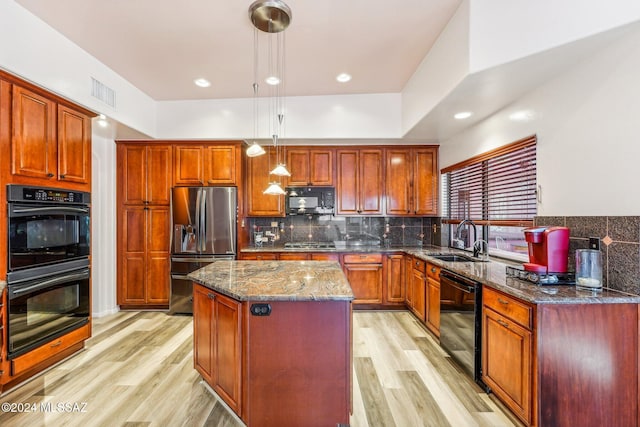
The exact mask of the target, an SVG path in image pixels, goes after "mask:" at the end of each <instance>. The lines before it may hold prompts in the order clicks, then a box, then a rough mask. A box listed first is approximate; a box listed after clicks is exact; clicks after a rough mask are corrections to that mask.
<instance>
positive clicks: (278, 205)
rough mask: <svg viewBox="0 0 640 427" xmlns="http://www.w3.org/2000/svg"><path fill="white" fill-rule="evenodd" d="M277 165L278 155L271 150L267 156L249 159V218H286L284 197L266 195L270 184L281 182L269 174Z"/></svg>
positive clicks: (247, 180) (268, 150)
mask: <svg viewBox="0 0 640 427" xmlns="http://www.w3.org/2000/svg"><path fill="white" fill-rule="evenodd" d="M276 163H277V158H276V153H275V152H272V150H270V149H267V154H265V155H262V156H258V157H247V177H246V182H247V192H246V195H247V216H271V217H275V216H284V196H274V195H270V194H264V190H266V189H267V187H268V186H269V183H270V182H272V181H276V182H278V180H279V177H276V176H275V175H270V173H269V172H271V170H272V169H273V168H274V167H275V166H276Z"/></svg>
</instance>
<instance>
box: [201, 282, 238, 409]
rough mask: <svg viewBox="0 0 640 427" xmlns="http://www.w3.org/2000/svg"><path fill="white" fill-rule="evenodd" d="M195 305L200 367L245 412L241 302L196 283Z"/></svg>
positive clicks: (217, 389) (229, 401)
mask: <svg viewBox="0 0 640 427" xmlns="http://www.w3.org/2000/svg"><path fill="white" fill-rule="evenodd" d="M193 305H194V311H193V312H194V317H193V323H194V362H195V367H196V370H197V371H198V372H199V373H200V375H202V377H203V378H204V379H205V380H206V381H207V382H208V383H209V384H210V385H211V387H212V388H213V389H214V390H215V392H216V393H217V394H218V395H219V396H220V397H221V398H222V399H223V400H224V401H225V402H226V403H227V404H228V405H229V407H230V408H231V409H232V410H233V411H234V412H236V413H241V411H242V408H241V404H242V399H241V393H242V365H241V363H242V316H241V304H240V302H238V301H236V300H234V299H231V298H229V297H226V296H224V295H222V294H219V293H217V292H214V291H212V290H209V289H207V288H205V287H203V286H199V285H195V286H194V289H193Z"/></svg>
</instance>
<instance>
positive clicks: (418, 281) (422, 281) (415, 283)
mask: <svg viewBox="0 0 640 427" xmlns="http://www.w3.org/2000/svg"><path fill="white" fill-rule="evenodd" d="M426 281H427V280H426V277H425V275H424V273H423V272H421V271H418V270H416V269H413V275H412V278H411V292H412V295H411V300H412V302H413V312H414V314H415V315H416V316H417V317H418V318H419V319H420V320H422V321H423V322H424V321H425V320H426V305H425V304H426V292H427V289H426V287H427V285H426Z"/></svg>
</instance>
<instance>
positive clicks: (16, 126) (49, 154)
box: [11, 85, 58, 179]
mask: <svg viewBox="0 0 640 427" xmlns="http://www.w3.org/2000/svg"><path fill="white" fill-rule="evenodd" d="M12 113H13V126H12V128H13V132H12V137H11V173H13V174H14V175H23V176H29V177H34V178H41V179H52V178H55V177H56V176H57V174H58V171H57V166H58V165H57V158H58V146H57V141H56V131H55V130H56V104H55V102H53V101H50V100H48V99H47V98H45V97H42V96H40V95H38V94H36V93H34V92H31V91H29V90H27V89H24V88H22V87H20V86H17V85H14V86H13V106H12Z"/></svg>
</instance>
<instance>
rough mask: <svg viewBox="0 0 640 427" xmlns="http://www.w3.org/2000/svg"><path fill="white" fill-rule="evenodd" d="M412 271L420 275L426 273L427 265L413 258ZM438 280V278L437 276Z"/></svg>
mask: <svg viewBox="0 0 640 427" xmlns="http://www.w3.org/2000/svg"><path fill="white" fill-rule="evenodd" d="M413 269H414V270H418V271H420V272H422V273H425V272H426V269H427V263H426V262H425V261H423V260H421V259H418V258H414V259H413ZM438 280H440V276H439V275H438Z"/></svg>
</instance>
